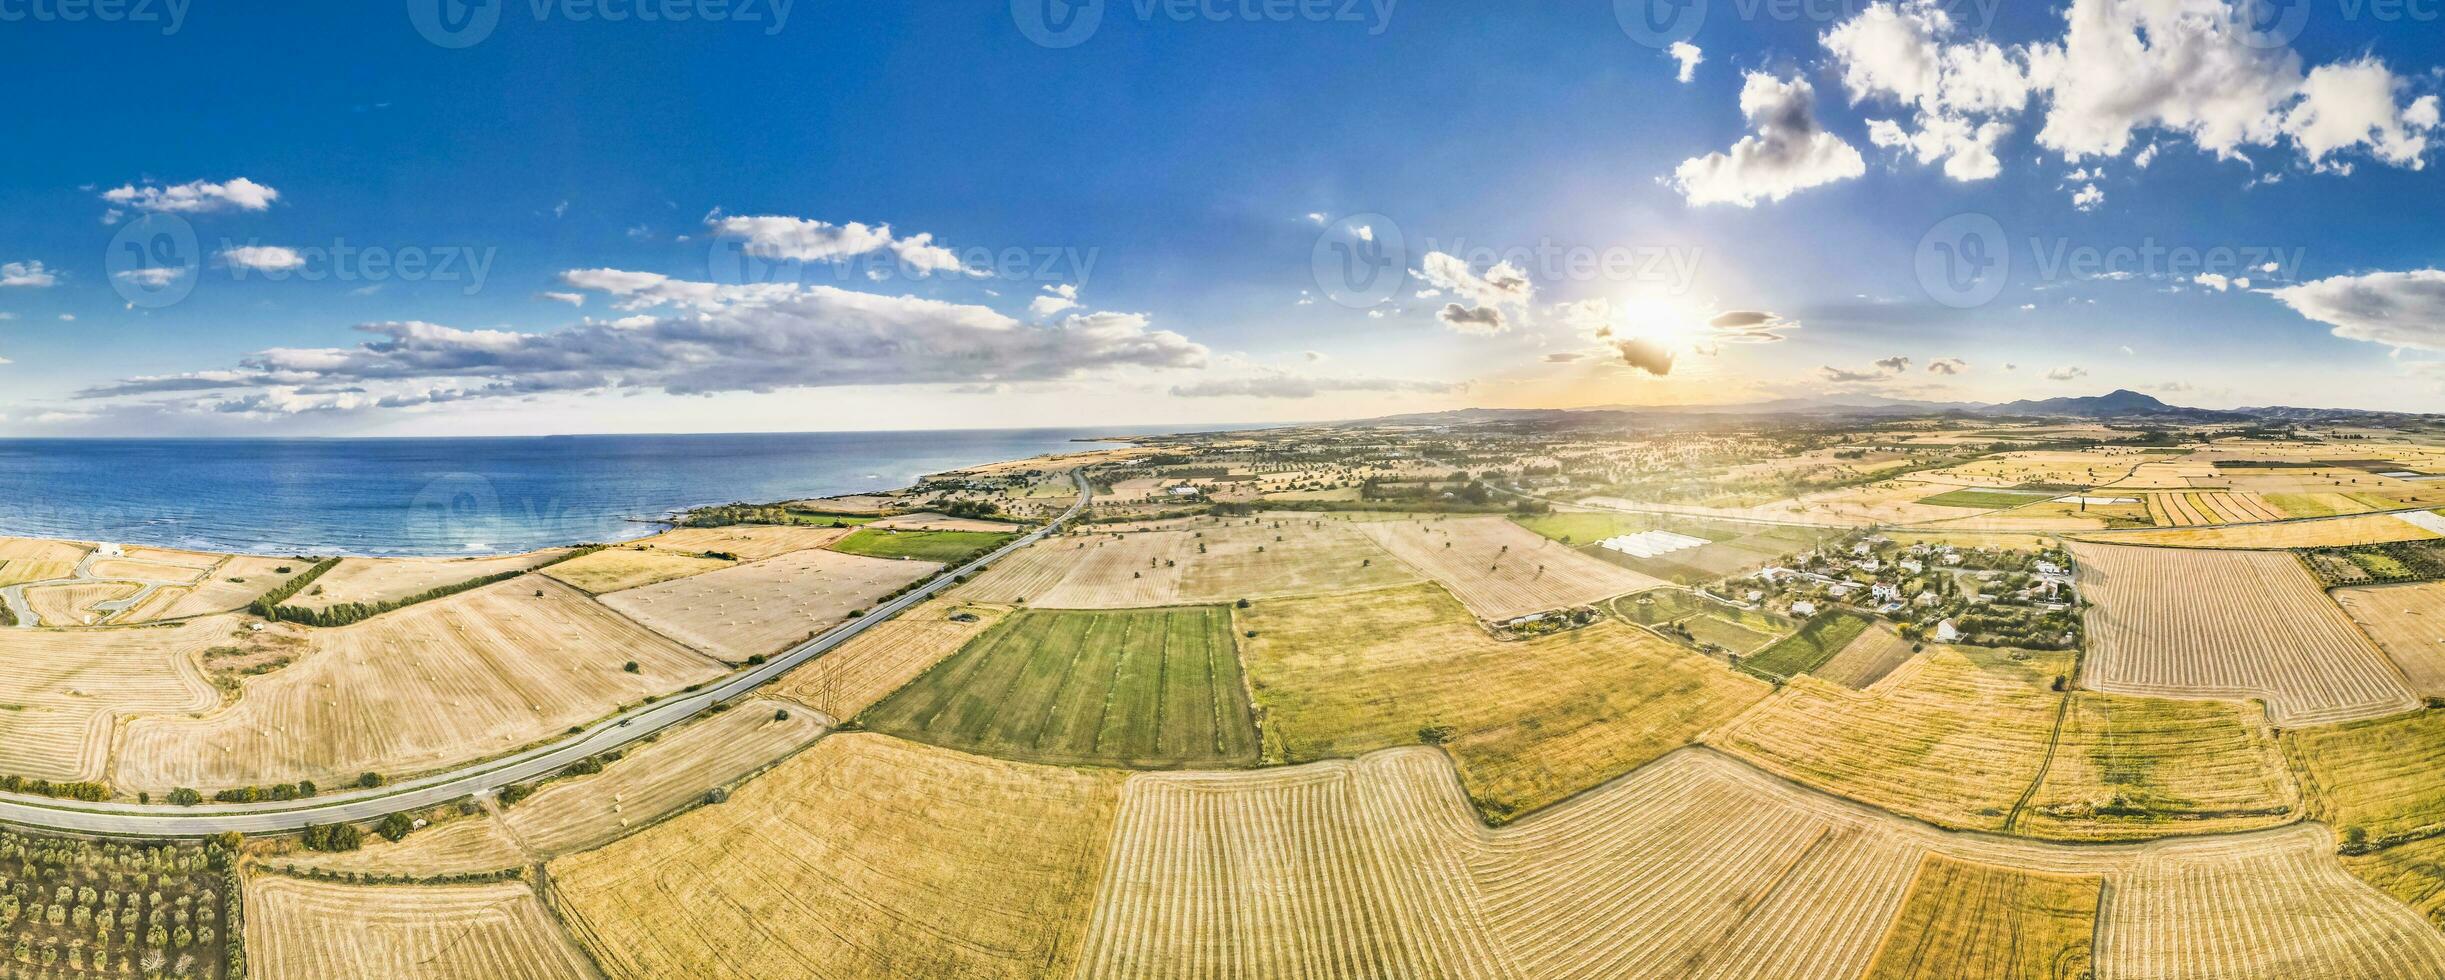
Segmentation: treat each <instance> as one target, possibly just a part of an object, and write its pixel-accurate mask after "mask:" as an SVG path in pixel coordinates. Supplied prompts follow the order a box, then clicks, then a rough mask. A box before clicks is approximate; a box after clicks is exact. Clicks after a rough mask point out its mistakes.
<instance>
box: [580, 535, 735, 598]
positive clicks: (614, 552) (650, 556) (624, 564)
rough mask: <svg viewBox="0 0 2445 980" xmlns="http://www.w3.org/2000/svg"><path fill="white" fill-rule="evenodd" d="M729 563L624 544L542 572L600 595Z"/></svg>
mask: <svg viewBox="0 0 2445 980" xmlns="http://www.w3.org/2000/svg"><path fill="white" fill-rule="evenodd" d="M732 564H733V563H732V562H729V561H726V560H724V559H720V558H707V557H705V556H703V555H696V554H682V553H680V552H676V551H664V550H662V549H660V548H644V547H638V546H635V545H624V546H622V547H618V548H605V549H603V550H601V551H597V552H595V553H593V554H591V555H579V556H577V557H575V558H571V559H569V560H568V561H564V562H561V563H560V564H557V565H554V566H552V567H550V568H547V569H544V570H543V574H545V575H549V576H551V577H553V578H556V579H559V580H560V581H562V582H566V583H568V584H570V585H572V586H575V587H576V588H577V589H578V590H579V591H581V592H586V593H589V594H592V595H602V594H604V593H606V592H618V591H620V590H622V589H635V588H641V587H644V586H648V585H652V584H654V583H656V582H668V581H670V580H672V579H675V578H686V577H688V576H690V575H700V574H703V573H705V572H710V571H716V570H719V569H724V568H729V567H730V566H731V565H732Z"/></svg>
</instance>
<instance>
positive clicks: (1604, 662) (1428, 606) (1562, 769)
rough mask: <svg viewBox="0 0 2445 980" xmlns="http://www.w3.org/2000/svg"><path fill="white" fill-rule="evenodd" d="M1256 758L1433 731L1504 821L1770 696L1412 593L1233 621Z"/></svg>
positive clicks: (1709, 671)
mask: <svg viewBox="0 0 2445 980" xmlns="http://www.w3.org/2000/svg"><path fill="white" fill-rule="evenodd" d="M1237 625H1238V626H1239V628H1241V629H1242V630H1243V631H1244V632H1253V633H1254V634H1255V635H1254V636H1252V637H1245V638H1243V639H1242V640H1241V641H1240V657H1241V660H1242V661H1243V662H1244V663H1245V664H1246V666H1247V673H1248V679H1249V684H1250V686H1251V688H1252V689H1253V690H1254V693H1255V695H1256V707H1257V710H1258V712H1259V719H1258V720H1259V729H1260V735H1261V738H1262V742H1263V755H1264V758H1265V759H1266V760H1268V761H1291V762H1307V761H1312V760H1316V759H1328V758H1347V757H1350V756H1354V755H1357V754H1359V753H1362V752H1367V751H1371V750H1374V749H1380V748H1387V747H1391V746H1397V745H1411V744H1416V743H1417V742H1418V741H1419V740H1420V738H1421V737H1422V736H1421V733H1422V732H1423V731H1425V730H1427V729H1430V728H1441V729H1444V731H1443V737H1444V738H1445V740H1446V742H1447V744H1448V745H1449V747H1450V749H1451V751H1452V753H1453V755H1454V756H1455V757H1456V758H1457V759H1458V760H1459V764H1460V769H1461V774H1462V776H1461V778H1462V780H1463V781H1464V782H1465V783H1466V784H1467V787H1468V791H1469V794H1470V796H1471V797H1472V798H1474V799H1476V800H1477V801H1478V802H1479V804H1480V805H1481V806H1483V807H1485V808H1486V810H1487V812H1489V813H1490V814H1492V815H1494V816H1496V817H1498V818H1508V817H1511V816H1516V815H1518V814H1520V813H1525V812H1528V811H1531V810H1534V809H1537V808H1539V807H1542V806H1545V805H1547V804H1550V803H1552V802H1554V801H1556V800H1559V799H1561V798H1563V797H1565V796H1568V795H1570V794H1572V793H1575V792H1578V791H1580V790H1583V789H1586V788H1588V787H1590V786H1594V785H1596V784H1597V783H1600V782H1603V781H1604V780H1607V779H1610V778H1612V777H1614V776H1617V775H1620V774H1622V773H1624V772H1627V771H1629V770H1630V769H1632V768H1634V767H1636V766H1638V765H1640V764H1642V763H1644V762H1646V761H1648V760H1650V759H1653V758H1655V757H1656V756H1659V755H1662V754H1664V753H1665V752H1668V751H1671V750H1672V749H1674V748H1676V747H1679V746H1681V745H1683V744H1686V743H1687V742H1689V741H1690V740H1691V739H1693V738H1695V737H1696V736H1697V735H1698V733H1700V732H1702V731H1704V730H1706V729H1708V728H1710V727H1713V726H1715V725H1717V724H1720V723H1722V722H1724V721H1725V720H1728V719H1730V718H1731V717H1733V716H1734V715H1737V714H1739V713H1740V712H1741V711H1742V710H1743V709H1746V708H1748V707H1749V706H1750V705H1752V704H1755V703H1756V702H1757V701H1759V700H1760V699H1762V698H1764V697H1765V696H1766V694H1767V692H1768V691H1770V690H1771V689H1772V688H1771V687H1770V686H1769V685H1768V684H1766V682H1764V681H1760V680H1757V679H1756V678H1752V677H1750V676H1748V675H1746V674H1741V673H1737V672H1735V671H1732V670H1730V669H1729V668H1726V667H1724V666H1723V665H1722V664H1720V663H1717V662H1715V661H1713V660H1708V659H1706V658H1704V657H1700V656H1697V655H1696V654H1692V653H1689V652H1687V651H1685V650H1683V649H1682V648H1680V647H1678V646H1675V645H1673V644H1672V643H1671V642H1669V641H1666V640H1664V639H1662V638H1660V637H1657V636H1655V635H1654V634H1651V633H1648V632H1646V631H1644V630H1640V629H1636V628H1633V627H1630V626H1625V625H1622V624H1620V623H1617V622H1612V621H1609V620H1608V621H1600V622H1598V623H1596V624H1595V625H1592V626H1588V627H1585V628H1582V629H1577V630H1572V631H1570V632H1567V633H1561V634H1557V635H1552V636H1545V637H1539V638H1536V639H1531V640H1520V641H1514V642H1505V641H1501V640H1496V639H1494V638H1493V637H1492V636H1490V635H1488V634H1487V633H1486V632H1485V630H1484V629H1482V628H1480V627H1479V626H1478V625H1477V624H1476V622H1475V621H1474V620H1473V619H1472V617H1470V615H1469V614H1468V612H1467V611H1466V610H1464V609H1462V608H1460V606H1459V604H1458V603H1457V602H1455V601H1454V600H1453V599H1452V598H1451V596H1450V595H1449V594H1447V593H1445V592H1444V591H1443V590H1442V589H1440V588H1437V587H1435V586H1433V585H1413V586H1405V587H1401V588H1394V589H1378V590H1376V591H1373V592H1356V593H1347V594H1343V595H1336V596H1324V597H1319V598H1312V599H1275V600H1268V601H1263V602H1258V603H1255V604H1254V605H1252V606H1251V607H1250V608H1248V609H1244V610H1239V611H1238V624H1237Z"/></svg>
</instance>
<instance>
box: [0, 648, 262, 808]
mask: <svg viewBox="0 0 2445 980" xmlns="http://www.w3.org/2000/svg"><path fill="white" fill-rule="evenodd" d="M237 631H238V620H237V619H236V617H229V616H222V617H214V618H211V619H198V620H190V621H188V622H185V623H180V624H177V625H173V626H129V627H112V628H108V629H99V630H45V629H26V630H9V631H6V632H5V633H0V636H5V637H6V644H7V647H8V653H7V655H6V656H0V705H5V706H6V707H0V774H13V775H19V776H26V777H30V778H39V779H50V780H97V779H101V778H102V775H103V772H104V767H105V765H106V759H107V756H108V755H109V752H110V744H111V735H112V732H113V731H114V730H115V727H116V725H117V724H118V723H119V721H120V719H124V718H127V717H129V716H132V715H138V714H151V713H170V712H191V711H209V710H211V709H213V708H214V707H217V706H218V705H219V704H220V703H221V695H220V692H219V691H217V690H215V689H214V688H213V686H212V682H211V681H210V680H208V679H206V678H205V676H204V672H203V670H202V669H201V668H200V667H198V666H197V661H196V658H197V656H198V655H199V654H201V653H203V651H205V650H207V649H209V648H212V647H214V646H218V645H222V644H227V643H230V642H232V637H233V636H235V635H236V633H237Z"/></svg>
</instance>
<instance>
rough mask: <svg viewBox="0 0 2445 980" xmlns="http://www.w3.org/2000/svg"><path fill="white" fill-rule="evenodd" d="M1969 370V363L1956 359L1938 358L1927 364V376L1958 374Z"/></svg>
mask: <svg viewBox="0 0 2445 980" xmlns="http://www.w3.org/2000/svg"><path fill="white" fill-rule="evenodd" d="M1969 369H1970V362H1968V361H1964V360H1962V359H1960V358H1958V357H1939V358H1936V359H1935V360H1932V361H1929V362H1927V373H1929V374H1960V373H1962V372H1964V371H1967V370H1969Z"/></svg>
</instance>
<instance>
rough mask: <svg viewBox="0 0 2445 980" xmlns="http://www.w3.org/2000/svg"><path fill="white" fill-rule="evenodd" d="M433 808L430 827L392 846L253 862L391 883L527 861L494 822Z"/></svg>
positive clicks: (378, 842)
mask: <svg viewBox="0 0 2445 980" xmlns="http://www.w3.org/2000/svg"><path fill="white" fill-rule="evenodd" d="M442 809H450V807H447V806H445V807H441V808H436V810H435V811H428V812H427V813H426V814H424V815H422V816H424V817H425V818H426V819H433V820H436V822H435V823H434V824H433V825H432V826H429V827H425V828H423V829H421V830H418V831H416V832H414V833H411V834H409V835H408V836H407V838H406V839H404V840H400V841H397V842H393V841H389V840H385V839H383V838H382V836H381V835H379V834H368V835H366V837H365V846H364V847H362V848H359V849H357V850H354V851H336V852H325V851H310V850H306V849H304V848H302V847H300V848H299V849H297V850H294V851H291V852H289V853H286V854H276V855H265V856H261V857H258V858H256V859H255V860H256V862H257V865H258V866H259V867H264V868H270V869H273V870H275V871H277V870H281V869H289V870H293V871H297V872H301V873H304V874H308V875H311V874H314V873H317V872H320V873H325V874H329V873H337V874H352V873H353V874H363V875H374V876H380V877H384V878H397V879H432V878H441V877H447V876H450V875H461V874H480V873H484V872H490V871H501V870H504V869H508V868H517V867H524V866H525V865H527V864H528V863H530V860H531V859H529V858H528V857H527V854H526V851H525V850H523V849H521V848H520V847H519V846H518V842H517V841H516V840H513V839H511V838H510V836H509V833H508V832H507V831H505V830H503V829H502V827H501V825H500V822H499V821H496V820H494V819H493V818H491V817H490V816H487V815H483V814H480V813H479V814H476V815H472V816H461V815H457V814H455V813H453V814H448V815H443V814H441V813H439V812H438V811H439V810H442Z"/></svg>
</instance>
